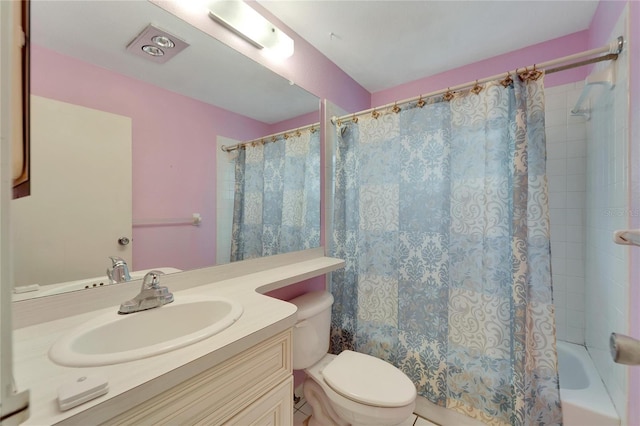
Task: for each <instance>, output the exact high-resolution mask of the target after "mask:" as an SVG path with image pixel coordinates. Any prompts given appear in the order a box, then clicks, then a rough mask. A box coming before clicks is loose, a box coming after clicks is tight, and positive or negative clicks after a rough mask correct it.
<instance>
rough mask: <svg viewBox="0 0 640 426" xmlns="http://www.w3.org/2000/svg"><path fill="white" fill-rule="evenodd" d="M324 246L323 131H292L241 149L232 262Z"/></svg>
mask: <svg viewBox="0 0 640 426" xmlns="http://www.w3.org/2000/svg"><path fill="white" fill-rule="evenodd" d="M319 246H320V134H319V132H317V131H315V132H311V131H304V132H300V134H299V135H296V134H295V133H292V134H291V135H288V137H287V138H284V137H283V136H281V137H279V138H278V139H277V140H276V141H274V142H268V143H265V144H256V145H255V146H253V145H247V146H245V148H244V149H240V150H239V153H238V156H237V157H236V165H235V196H234V212H233V229H232V243H231V260H232V261H237V260H243V259H250V258H255V257H262V256H269V255H273V254H280V253H288V252H291V251H296V250H304V249H308V248H313V247H319Z"/></svg>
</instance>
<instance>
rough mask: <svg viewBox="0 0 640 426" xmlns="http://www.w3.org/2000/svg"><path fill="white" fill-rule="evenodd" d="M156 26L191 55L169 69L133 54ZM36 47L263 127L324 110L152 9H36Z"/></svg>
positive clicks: (99, 0) (88, 0)
mask: <svg viewBox="0 0 640 426" xmlns="http://www.w3.org/2000/svg"><path fill="white" fill-rule="evenodd" d="M0 1H2V0H0ZM211 22H212V24H213V21H211ZM150 23H152V24H154V25H156V26H158V27H160V28H162V29H163V30H166V31H168V32H169V33H170V34H173V35H175V36H177V37H178V38H180V39H182V40H184V41H186V42H187V43H189V47H188V48H186V49H185V50H184V51H182V52H180V53H179V54H177V55H176V56H175V57H174V58H173V59H171V60H169V61H168V62H166V63H164V64H158V63H155V62H152V61H150V60H148V59H146V58H145V57H142V56H137V55H134V54H132V53H131V52H129V51H127V49H126V47H127V45H128V44H129V43H130V42H131V41H132V40H133V39H134V38H135V37H136V36H137V35H138V34H139V33H140V32H142V31H143V30H144V29H145V28H146V27H147V25H148V24H150ZM31 42H32V43H33V44H35V45H38V46H42V47H45V48H48V49H51V50H55V51H57V52H59V53H62V54H64V55H67V56H71V57H74V58H77V59H80V60H82V61H85V62H88V63H91V64H94V65H97V66H99V67H101V68H106V69H108V70H112V71H115V72H117V73H120V74H124V75H126V76H129V77H132V78H134V79H137V80H142V81H145V82H148V83H151V84H153V85H155V86H159V87H162V88H165V89H167V90H170V91H173V92H176V93H180V94H183V95H185V96H188V97H191V98H194V99H197V100H200V101H202V102H206V103H209V104H211V105H216V106H219V107H221V108H224V109H226V110H228V111H233V112H236V113H238V114H242V115H244V116H247V117H251V118H253V119H256V120H258V121H261V122H264V123H269V124H272V123H277V122H280V121H283V120H286V119H290V118H292V117H297V116H299V115H302V114H306V113H309V112H312V111H318V108H319V101H318V98H317V97H315V96H313V95H311V94H310V93H308V92H306V91H305V90H303V89H301V88H300V87H297V86H292V85H290V84H289V81H287V80H286V79H284V78H282V77H281V76H279V75H277V74H275V73H273V72H271V71H270V70H268V69H266V68H265V67H263V66H262V65H260V64H258V63H256V62H255V61H253V60H251V59H249V58H247V57H246V56H244V55H242V54H240V53H238V52H236V51H235V50H233V49H231V48H230V47H228V46H226V45H225V44H223V43H221V42H219V41H218V40H216V39H214V38H213V37H211V36H210V35H208V34H205V33H204V32H202V31H200V30H198V29H196V28H195V27H194V26H192V25H190V24H188V23H186V22H184V21H182V20H180V19H179V18H177V17H176V16H174V15H172V14H170V13H169V12H167V11H165V10H163V9H162V8H160V7H158V6H156V5H154V4H153V3H150V2H148V1H143V0H116V1H103V0H80V1H79V0H71V1H60V0H35V1H32V3H31ZM114 92H117V90H115V88H114ZM265 105H268V106H269V107H268V108H265Z"/></svg>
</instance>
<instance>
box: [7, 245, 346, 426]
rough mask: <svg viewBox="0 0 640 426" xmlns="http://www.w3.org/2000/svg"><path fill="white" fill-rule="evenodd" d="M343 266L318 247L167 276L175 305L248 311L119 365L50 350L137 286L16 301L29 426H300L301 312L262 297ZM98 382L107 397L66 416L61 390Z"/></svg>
mask: <svg viewBox="0 0 640 426" xmlns="http://www.w3.org/2000/svg"><path fill="white" fill-rule="evenodd" d="M343 265H344V262H343V261H342V260H339V259H333V258H328V257H325V256H324V254H323V249H322V248H318V249H311V250H305V251H302V252H295V253H289V254H283V255H277V256H272V257H269V258H261V259H254V260H249V261H245V262H241V263H239V264H233V263H231V264H228V265H221V266H217V267H211V268H204V269H200V270H194V271H188V272H183V273H179V274H173V275H166V276H163V277H162V284H163V285H166V286H167V287H169V289H171V291H172V292H173V294H174V296H175V300H176V301H179V300H181V299H194V298H208V297H209V298H211V297H218V298H225V299H228V300H231V301H238V302H240V304H241V305H242V309H243V312H242V314H241V315H240V317H239V318H238V319H237V320H236V321H235V322H234V323H233V324H232V325H230V326H228V327H227V328H225V329H224V330H222V331H220V332H218V333H217V334H215V335H213V336H211V337H208V338H205V339H204V340H200V341H198V342H196V343H192V344H189V345H188V346H184V347H181V348H179V349H175V350H171V351H168V352H165V353H162V354H159V355H155V356H150V357H146V358H141V359H135V360H132V361H127V362H121V363H117V364H111V365H95V366H85V367H67V366H62V365H59V364H56V363H54V362H52V361H51V360H50V358H49V356H48V351H49V349H50V347H51V346H52V345H53V344H54V343H55V342H56V341H57V340H58V339H60V337H61V336H63V335H65V334H67V333H69V332H70V331H72V330H74V329H76V328H77V327H79V326H81V325H82V324H84V323H87V322H89V321H91V320H92V319H94V318H95V317H97V316H100V315H104V314H106V313H108V312H110V311H112V310H113V311H114V312H115V311H117V309H118V305H119V303H120V302H122V301H124V300H126V299H128V298H130V297H132V296H133V295H135V293H136V292H137V291H138V287H139V284H140V282H139V281H134V282H128V283H122V284H116V285H112V286H108V287H104V288H99V289H94V290H91V291H86V292H85V291H79V292H75V293H69V294H64V295H56V296H52V297H48V298H44V299H33V300H29V301H21V302H16V303H14V324H15V329H14V334H13V336H14V350H15V358H14V371H15V378H16V382H17V384H18V387H19V388H20V389H26V388H28V389H29V390H30V393H31V398H30V400H31V403H30V408H29V410H30V416H29V419H28V420H27V421H26V422H25V423H24V424H25V425H44V424H60V425H73V424H77V425H87V424H91V425H94V424H136V425H138V424H149V425H151V424H153V425H157V424H239V425H248V424H278V425H280V424H282V425H287V424H292V422H293V407H292V405H293V376H292V361H291V328H292V327H293V326H294V324H295V321H296V308H295V306H294V305H292V304H290V303H287V302H284V301H281V300H278V299H275V298H272V297H269V296H266V295H264V294H263V293H266V292H268V291H272V290H275V289H278V288H282V287H285V286H289V285H292V284H295V283H298V282H301V281H304V280H307V279H309V278H313V277H317V276H321V275H323V274H326V273H328V272H331V271H333V270H336V269H339V268H341V267H343ZM167 306H170V305H167ZM163 308H164V307H160V308H156V309H157V310H158V312H159V313H161V312H162V311H161V310H162V309H163ZM139 314H140V313H134V314H130V315H139ZM94 376H98V377H102V378H105V379H106V380H107V381H108V386H109V390H108V393H106V394H105V395H102V396H100V397H97V398H95V399H92V400H90V401H88V402H85V403H84V404H81V405H79V406H76V407H74V408H71V409H69V410H67V411H60V409H59V408H58V403H57V396H58V388H59V387H60V386H62V385H65V384H68V383H72V382H74V381H77V380H78V379H80V378H82V377H94Z"/></svg>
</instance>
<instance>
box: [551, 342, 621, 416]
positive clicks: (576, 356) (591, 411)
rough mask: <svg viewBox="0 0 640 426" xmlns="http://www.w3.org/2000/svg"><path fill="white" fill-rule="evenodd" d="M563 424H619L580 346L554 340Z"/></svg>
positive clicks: (598, 378) (601, 384)
mask: <svg viewBox="0 0 640 426" xmlns="http://www.w3.org/2000/svg"><path fill="white" fill-rule="evenodd" d="M558 364H559V365H558V368H559V370H560V400H561V401H562V416H563V419H564V425H565V426H588V425H593V426H614V425H615V426H619V425H620V418H619V416H618V414H617V413H616V410H615V408H614V406H613V403H612V402H611V398H610V397H609V394H608V393H607V390H606V389H605V387H604V384H603V383H602V380H601V379H600V376H599V375H598V372H597V371H596V367H595V365H593V361H592V360H591V357H590V356H589V353H588V352H587V350H586V349H585V347H584V346H580V345H574V344H572V343H567V342H558Z"/></svg>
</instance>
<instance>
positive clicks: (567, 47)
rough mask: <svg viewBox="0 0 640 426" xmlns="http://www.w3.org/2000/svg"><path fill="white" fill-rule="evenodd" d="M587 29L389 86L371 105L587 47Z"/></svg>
mask: <svg viewBox="0 0 640 426" xmlns="http://www.w3.org/2000/svg"><path fill="white" fill-rule="evenodd" d="M587 42H588V32H587V31H580V32H577V33H573V34H570V35H567V36H564V37H560V38H557V39H555V40H551V41H547V42H544V43H539V44H534V45H533V46H529V47H525V48H523V49H519V50H515V51H513V52H509V53H505V54H504V55H499V56H494V57H493V58H489V59H485V60H483V61H479V62H475V63H473V64H470V65H465V66H463V67H459V68H454V69H452V70H449V71H446V72H443V73H440V74H436V75H433V76H430V77H425V78H422V79H419V80H416V81H412V82H409V83H405V84H402V85H400V86H396V87H393V88H391V89H386V90H381V91H379V92H376V93H374V94H373V95H372V96H371V107H375V106H380V105H385V104H388V103H391V102H395V101H400V100H403V99H409V98H412V97H414V96H418V95H420V94H426V93H430V92H434V91H436V90H441V89H444V88H446V87H450V86H455V85H458V84H463V83H466V82H469V81H473V80H475V79H482V78H485V77H491V76H492V75H497V74H500V73H505V74H506V72H507V71H513V70H515V69H516V68H521V67H526V66H529V65H533V64H536V63H542V62H545V61H549V60H552V59H556V58H560V57H562V56H566V55H571V54H574V53H578V52H582V51H584V50H587ZM586 76H587V70H585V69H584V68H574V69H573V70H569V71H564V72H561V73H555V74H549V75H548V76H545V86H546V87H551V86H557V85H561V84H566V83H571V82H574V81H579V80H582V79H584V78H585V77H586Z"/></svg>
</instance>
